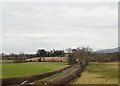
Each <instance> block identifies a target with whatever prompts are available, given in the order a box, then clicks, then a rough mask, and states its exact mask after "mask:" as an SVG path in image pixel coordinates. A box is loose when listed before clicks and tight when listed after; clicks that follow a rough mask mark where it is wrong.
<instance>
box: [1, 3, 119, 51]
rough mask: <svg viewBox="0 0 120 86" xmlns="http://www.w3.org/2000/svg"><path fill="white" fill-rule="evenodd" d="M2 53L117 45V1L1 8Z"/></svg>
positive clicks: (96, 47) (27, 4)
mask: <svg viewBox="0 0 120 86" xmlns="http://www.w3.org/2000/svg"><path fill="white" fill-rule="evenodd" d="M2 31H3V32H2V38H3V39H2V40H3V41H2V43H3V44H2V47H3V48H2V52H4V53H12V52H14V53H19V52H25V53H34V52H36V50H37V49H38V48H40V49H41V48H44V49H46V50H50V49H66V48H68V47H72V48H75V47H78V46H89V47H91V48H93V50H97V49H105V48H114V47H117V46H118V6H117V2H102V3H100V2H97V3H95V2H79V3H77V2H39V3H36V2H35V3H31V2H27V3H25V2H23V3H4V5H3V6H2Z"/></svg>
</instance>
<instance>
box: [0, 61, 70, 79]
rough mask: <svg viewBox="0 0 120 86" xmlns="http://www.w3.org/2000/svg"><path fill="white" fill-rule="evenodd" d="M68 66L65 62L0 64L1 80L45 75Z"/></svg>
mask: <svg viewBox="0 0 120 86" xmlns="http://www.w3.org/2000/svg"><path fill="white" fill-rule="evenodd" d="M65 66H68V65H67V63H65V62H31V63H7V64H2V78H8V77H19V76H29V75H34V74H40V73H46V72H49V71H53V70H57V69H60V68H63V67H65Z"/></svg>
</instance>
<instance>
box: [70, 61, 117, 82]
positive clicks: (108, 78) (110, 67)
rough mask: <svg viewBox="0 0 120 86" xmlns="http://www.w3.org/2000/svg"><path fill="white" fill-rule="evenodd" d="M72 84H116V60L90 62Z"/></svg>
mask: <svg viewBox="0 0 120 86" xmlns="http://www.w3.org/2000/svg"><path fill="white" fill-rule="evenodd" d="M71 83H72V84H118V62H109V63H95V62H93V63H90V64H89V65H88V66H87V67H86V68H85V70H84V72H83V73H82V75H81V77H78V78H76V79H75V80H73V81H72V82H71Z"/></svg>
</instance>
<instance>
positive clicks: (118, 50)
mask: <svg viewBox="0 0 120 86" xmlns="http://www.w3.org/2000/svg"><path fill="white" fill-rule="evenodd" d="M115 52H120V47H117V48H112V49H102V50H97V51H95V53H115Z"/></svg>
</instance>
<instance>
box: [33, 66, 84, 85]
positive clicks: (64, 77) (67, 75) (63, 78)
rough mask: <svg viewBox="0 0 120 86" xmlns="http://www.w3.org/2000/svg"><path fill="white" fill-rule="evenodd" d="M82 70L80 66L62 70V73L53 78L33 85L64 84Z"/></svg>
mask: <svg viewBox="0 0 120 86" xmlns="http://www.w3.org/2000/svg"><path fill="white" fill-rule="evenodd" d="M82 70H83V69H82V68H81V66H80V64H76V65H73V66H72V67H70V68H68V69H67V70H64V71H63V72H61V73H59V74H56V75H55V76H53V77H49V78H46V79H43V80H40V81H36V82H35V83H34V84H35V85H42V84H48V85H53V84H66V83H68V82H69V81H70V80H72V79H74V78H75V77H76V76H78V74H79V73H81V72H82Z"/></svg>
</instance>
